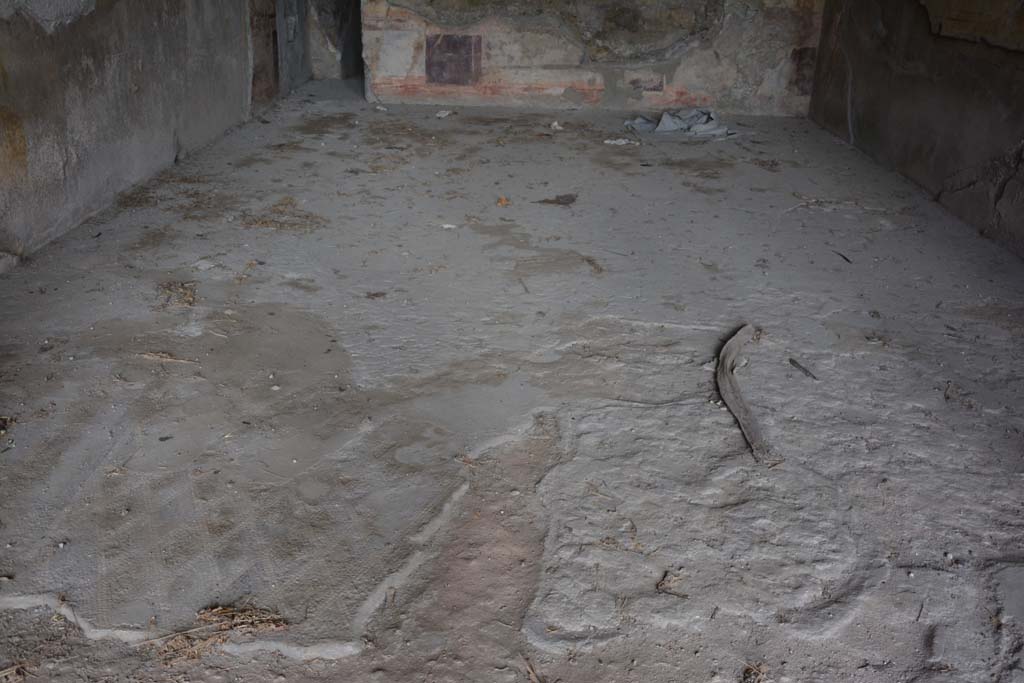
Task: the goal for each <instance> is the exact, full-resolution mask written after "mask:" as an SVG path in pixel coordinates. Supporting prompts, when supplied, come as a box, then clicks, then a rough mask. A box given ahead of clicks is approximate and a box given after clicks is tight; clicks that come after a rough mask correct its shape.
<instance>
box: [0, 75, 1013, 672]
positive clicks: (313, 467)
mask: <svg viewBox="0 0 1024 683" xmlns="http://www.w3.org/2000/svg"><path fill="white" fill-rule="evenodd" d="M435 112H436V109H434V108H429V107H400V106H393V107H389V108H388V109H387V110H381V109H378V108H374V107H373V106H372V105H369V104H367V103H366V102H363V101H362V100H360V99H359V98H358V97H355V96H353V95H352V94H351V93H350V92H349V91H348V90H347V89H346V88H345V87H343V86H342V85H340V84H337V83H316V84H311V85H309V86H307V87H306V88H304V89H303V90H301V91H300V92H298V93H297V94H296V95H294V96H292V97H291V98H289V99H287V100H285V101H283V102H281V103H280V104H279V105H278V106H276V107H275V108H274V109H272V110H271V111H269V112H267V113H266V114H265V115H264V116H263V117H261V119H260V120H258V121H254V122H253V123H250V124H248V125H245V126H242V127H240V128H238V129H236V130H234V131H232V132H231V133H229V134H228V135H227V136H226V137H225V138H224V139H223V140H221V141H220V142H218V143H217V144H215V145H213V146H212V147H210V148H208V149H206V150H203V151H202V152H200V153H198V154H196V155H194V156H193V157H191V158H189V159H187V160H185V161H184V162H183V163H180V164H178V165H176V166H174V167H173V168H171V169H169V170H168V171H166V172H164V173H163V174H161V175H160V176H159V177H158V178H155V179H154V180H153V181H151V182H149V183H147V184H145V185H143V186H140V187H138V188H136V189H134V190H132V191H131V192H128V193H126V194H125V195H123V196H122V197H121V199H120V201H119V202H118V204H117V205H116V206H114V207H111V208H110V209H109V210H107V211H105V212H104V213H102V214H101V215H99V216H97V217H96V218H94V219H93V220H91V221H89V222H88V223H87V224H85V225H83V226H81V227H80V228H79V229H77V230H76V231H74V232H73V233H71V234H69V235H67V236H66V237H64V238H63V239H61V240H60V241H58V242H57V243H55V244H53V245H51V246H50V247H48V248H47V249H45V250H44V251H43V252H42V253H40V254H38V255H37V257H35V258H34V259H32V260H31V261H29V262H27V263H26V264H24V265H23V266H21V267H19V268H18V269H16V270H14V271H12V272H10V273H8V274H7V275H4V276H2V278H0V283H2V287H3V291H4V293H5V296H4V297H3V298H2V300H0V320H2V321H3V334H2V336H0V380H2V384H0V414H2V415H4V416H9V417H11V418H13V422H12V423H11V424H10V425H9V426H8V428H7V433H6V434H5V435H4V436H3V443H2V445H0V450H2V451H3V452H2V454H0V477H2V478H0V486H2V488H3V492H4V494H3V496H2V497H0V536H2V537H0V541H2V546H0V574H2V575H4V576H5V577H6V580H4V581H2V582H0V659H3V660H4V661H0V667H2V666H6V665H7V662H17V663H22V664H24V666H26V667H27V668H28V670H29V671H31V672H33V673H34V674H35V675H37V676H40V677H42V678H44V679H48V680H58V681H64V680H68V681H71V680H75V681H78V680H124V681H129V680H192V681H234V680H239V681H241V680H275V679H278V678H281V679H289V680H332V681H335V680H346V681H363V680H366V681H438V682H440V681H509V682H512V681H531V680H532V679H531V676H533V677H534V678H536V679H537V680H544V681H548V682H554V681H563V682H565V683H570V682H576V681H616V682H619V681H637V682H639V681H653V682H662V681H664V682H668V681H686V682H690V681H715V682H728V683H732V682H735V681H749V680H764V681H778V682H782V681H823V682H824V681H864V682H877V681H936V682H941V681H950V682H952V681H958V682H959V681H979V682H980V681H1000V682H1007V681H1021V680H1024V674H1022V673H1021V668H1020V667H1021V662H1020V658H1021V647H1022V636H1024V623H1022V621H1024V540H1022V539H1024V528H1022V527H1024V517H1022V512H1024V496H1022V494H1021V484H1022V483H1024V482H1022V475H1024V432H1022V429H1024V375H1022V374H1021V368H1022V367H1024V365H1022V361H1024V305H1022V303H1021V302H1024V268H1022V267H1021V263H1020V260H1019V259H1017V258H1015V257H1013V256H1012V255H1010V254H1009V253H1007V252H1005V251H1004V250H1002V249H1001V248H999V247H998V246H996V245H994V244H992V243H990V242H988V241H985V240H984V239H982V238H980V237H978V236H976V235H975V234H973V233H972V231H971V230H970V229H969V228H967V227H966V226H964V225H963V224H961V223H959V222H958V221H956V220H955V219H953V218H951V217H950V216H949V215H948V214H947V213H945V212H944V211H943V210H942V209H941V208H939V207H938V206H936V205H935V204H934V203H933V202H931V201H930V200H929V199H928V198H927V197H926V196H925V195H924V194H923V193H922V192H920V191H919V190H918V189H916V188H915V187H914V186H912V185H911V184H909V183H908V182H906V181H904V180H902V179H900V178H899V177H898V176H896V175H895V174H892V173H888V172H886V171H883V170H882V169H880V168H879V167H877V166H875V165H873V164H872V163H871V162H869V161H868V160H867V159H865V158H864V157H863V156H861V155H860V154H859V153H857V152H855V151H853V150H851V149H850V148H848V147H847V146H845V145H844V144H842V143H841V142H839V141H837V140H835V139H834V138H832V137H830V136H829V135H828V134H826V133H824V132H822V131H821V130H819V129H817V128H816V127H815V126H814V125H813V124H811V123H809V122H807V121H803V120H794V119H756V118H749V119H747V118H740V119H738V120H734V121H732V123H733V125H734V127H735V129H736V130H737V131H738V132H739V135H737V136H735V137H733V138H730V139H728V140H724V141H717V142H704V143H695V142H690V141H685V140H678V139H675V138H661V137H643V138H641V142H642V144H641V145H638V146H612V145H607V144H605V143H604V141H605V140H607V139H609V138H619V137H622V134H621V129H620V126H621V117H618V116H616V115H612V114H595V113H588V114H584V113H564V112H562V113H558V114H555V113H536V112H534V113H530V112H523V111H508V110H494V109H461V110H459V111H458V112H457V113H456V114H454V115H452V116H449V117H447V118H444V119H439V118H437V117H436V116H435ZM555 119H558V121H559V122H560V123H561V126H562V127H563V128H564V130H555V129H553V128H552V126H551V123H552V122H553V121H554V120H555ZM559 195H576V198H575V202H573V203H570V201H571V200H569V199H568V198H565V197H562V198H561V199H560V200H558V201H555V202H553V203H543V200H545V199H551V198H554V197H558V196H559ZM744 323H751V324H753V325H756V326H757V327H758V328H759V329H760V330H761V333H760V337H759V339H758V340H757V342H756V343H753V344H750V345H748V346H747V347H746V348H745V349H744V353H743V358H744V361H745V362H743V363H742V364H741V366H740V367H739V368H738V369H737V379H738V382H739V384H740V386H741V387H742V390H743V392H744V396H745V397H746V399H747V401H748V402H749V404H750V406H751V409H752V410H753V411H754V413H755V414H756V415H757V417H758V419H759V420H760V422H761V425H762V428H763V431H764V433H765V436H766V438H767V440H768V442H769V444H770V446H771V449H772V451H773V453H774V454H775V455H776V456H777V458H776V460H773V461H772V462H764V463H757V462H755V461H754V459H753V458H752V457H751V455H750V452H749V450H748V448H747V447H746V444H745V442H744V440H743V437H742V434H741V432H740V430H739V429H738V427H737V425H736V423H735V421H734V420H733V418H732V416H731V414H730V413H729V412H728V411H727V410H726V409H725V408H724V407H723V406H722V405H721V403H720V400H719V397H718V395H717V393H716V389H715V385H714V369H715V358H716V354H717V352H718V350H719V349H720V347H721V345H722V343H723V342H724V341H725V340H726V339H727V338H728V337H729V336H730V335H731V334H732V333H733V332H734V331H735V330H736V329H737V328H738V327H739V326H740V325H742V324H744ZM211 604H249V605H255V606H259V607H261V608H266V609H270V610H273V611H275V612H277V613H279V614H280V615H281V616H282V617H283V618H284V619H286V620H287V621H288V626H287V628H285V629H282V630H279V631H274V632H273V633H270V634H265V635H259V636H245V635H238V636H236V637H233V638H232V639H231V640H230V641H229V642H228V643H227V644H226V645H225V646H224V648H223V649H218V650H214V651H212V652H209V653H207V654H206V655H205V656H204V657H203V658H202V659H199V660H195V661H187V662H178V663H174V664H172V665H167V664H164V663H162V662H161V659H160V657H159V656H158V653H157V652H156V651H155V648H154V647H153V646H152V645H151V644H146V643H142V644H140V643H139V642H138V641H145V640H148V639H151V638H157V637H160V636H162V635H164V634H167V633H170V632H173V631H176V630H181V629H187V628H190V627H192V626H193V625H194V623H195V618H196V612H197V610H199V609H201V608H203V607H206V606H209V605H211ZM531 672H532V673H531ZM759 675H760V676H761V679H758V678H757V676H759Z"/></svg>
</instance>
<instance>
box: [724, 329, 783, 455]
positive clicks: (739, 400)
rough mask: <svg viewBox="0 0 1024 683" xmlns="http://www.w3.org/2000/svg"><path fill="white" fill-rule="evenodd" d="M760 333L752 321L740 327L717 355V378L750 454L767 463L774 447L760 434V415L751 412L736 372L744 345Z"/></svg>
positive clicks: (727, 405) (726, 404)
mask: <svg viewBox="0 0 1024 683" xmlns="http://www.w3.org/2000/svg"><path fill="white" fill-rule="evenodd" d="M758 336H759V332H758V331H757V330H756V329H755V328H754V326H753V325H744V326H743V327H741V328H740V330H739V331H738V332H737V333H736V334H734V335H733V336H732V338H731V339H729V341H727V342H726V343H725V346H723V347H722V351H721V353H720V354H719V356H718V367H717V368H716V370H715V379H716V381H717V383H718V393H719V394H721V396H722V400H723V401H724V402H725V406H726V407H727V408H728V409H729V411H730V412H731V413H732V414H733V417H735V418H736V422H738V423H739V425H740V431H742V432H743V437H744V438H745V439H746V440H747V443H748V444H749V445H750V453H751V455H752V456H753V457H754V460H755V461H756V462H758V463H765V462H767V461H768V460H769V459H770V457H771V451H770V449H769V448H768V443H767V442H766V441H765V439H764V436H763V435H762V434H761V426H760V425H759V424H758V422H757V418H755V417H754V414H753V413H751V412H750V407H749V406H747V402H746V401H745V400H744V399H743V395H742V394H741V393H740V388H739V385H738V384H737V383H736V376H735V375H734V371H735V370H736V358H737V356H738V355H739V353H740V350H741V349H742V348H743V345H744V344H746V343H747V342H749V341H753V340H755V339H756V338H757V337H758Z"/></svg>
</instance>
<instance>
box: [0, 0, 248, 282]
mask: <svg viewBox="0 0 1024 683" xmlns="http://www.w3.org/2000/svg"><path fill="white" fill-rule="evenodd" d="M0 2H3V4H2V5H0V253H5V252H6V253H8V254H13V255H15V256H22V255H24V254H27V253H30V252H32V251H34V250H35V249H37V248H39V247H40V246H42V245H43V244H45V243H46V242H47V241H49V240H51V239H53V238H54V237H56V236H58V235H60V234H62V233H63V232H66V231H67V230H69V229H71V228H72V227H74V226H76V225H78V224H79V223H80V222H81V221H82V220H84V219H85V218H86V217H88V216H89V215H90V214H92V213H94V212H95V211H97V210H99V209H101V208H103V207H105V206H107V205H108V204H110V202H111V201H112V200H113V199H114V197H115V196H116V195H117V193H119V192H121V191H122V190H124V189H126V188H128V187H130V186H131V185H133V184H135V183H137V182H139V181H141V180H143V179H145V178H147V177H149V176H151V175H153V174H154V173H155V172H156V171H158V170H159V169H160V168H162V167H164V166H166V165H168V164H170V163H172V162H173V161H174V160H175V158H176V157H179V156H181V155H183V154H185V153H187V152H188V151H189V150H192V149H195V148H197V147H199V146H202V145H204V144H206V143H208V142H209V141H211V140H212V139H214V138H215V137H216V136H218V135H219V134H221V133H222V132H223V131H224V130H225V129H226V128H228V127H230V126H232V125H234V124H236V123H239V122H241V121H243V120H245V119H246V118H247V116H248V113H249V107H250V89H251V78H250V71H251V65H250V54H249V51H250V46H249V38H248V30H249V29H248V21H249V16H248V0H218V2H210V1H209V0H147V1H146V2H133V1H130V0H109V1H107V2H101V3H98V4H96V3H93V2H84V1H79V2H72V1H71V0H64V1H53V2H42V1H33V0H20V1H19V0H15V1H14V2H12V1H11V0H0ZM7 261H8V262H9V261H10V259H7Z"/></svg>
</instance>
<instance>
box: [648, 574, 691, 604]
mask: <svg viewBox="0 0 1024 683" xmlns="http://www.w3.org/2000/svg"><path fill="white" fill-rule="evenodd" d="M681 581H682V577H680V576H677V575H675V574H673V573H672V572H670V571H666V572H665V573H664V574H662V576H661V580H660V581H658V583H657V585H655V587H654V588H655V590H657V591H658V592H659V593H664V594H666V595H674V596H676V597H677V598H688V597H690V596H689V595H687V594H686V593H681V592H679V591H678V590H676V584H678V583H680V582H681Z"/></svg>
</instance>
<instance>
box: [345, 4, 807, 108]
mask: <svg viewBox="0 0 1024 683" xmlns="http://www.w3.org/2000/svg"><path fill="white" fill-rule="evenodd" d="M822 4H823V0H629V1H627V2H621V1H615V0H519V1H518V2H514V3H510V2H504V1H503V0H364V1H363V55H364V61H365V63H366V68H367V89H368V94H369V95H370V96H371V97H373V98H376V99H379V100H382V101H385V102H388V101H395V102H433V103H458V102H464V103H487V104H510V105H516V104H528V105H532V106H551V107H575V106H596V107H606V108H614V109H630V110H648V109H660V108H665V107H680V106H693V105H709V106H713V107H715V108H718V109H721V110H725V111H732V112H742V113H754V114H781V115H801V116H802V115H805V114H806V113H807V106H808V103H809V100H810V93H811V85H812V81H813V74H814V64H815V53H816V46H817V43H818V38H819V34H820V19H821V9H822Z"/></svg>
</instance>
